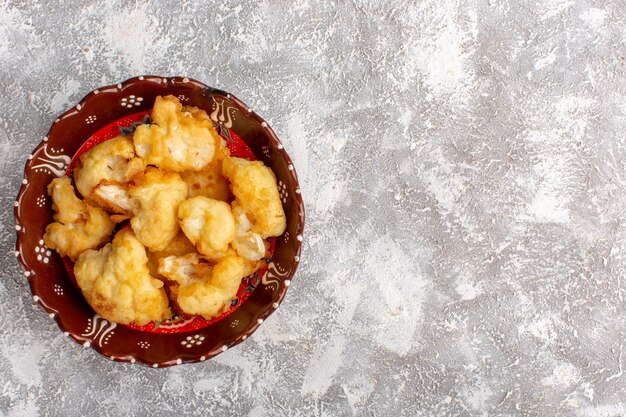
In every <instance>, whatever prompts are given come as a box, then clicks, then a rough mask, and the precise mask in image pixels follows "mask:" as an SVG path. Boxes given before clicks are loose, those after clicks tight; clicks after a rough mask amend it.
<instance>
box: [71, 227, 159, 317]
mask: <svg viewBox="0 0 626 417" xmlns="http://www.w3.org/2000/svg"><path fill="white" fill-rule="evenodd" d="M147 262H148V258H147V256H146V249H145V248H144V246H143V245H142V244H141V242H139V240H137V238H136V237H135V235H134V234H133V232H132V230H131V229H130V228H129V227H125V228H124V229H122V230H121V231H119V232H118V233H117V234H116V235H115V238H114V239H113V242H112V243H109V244H107V245H106V246H104V247H103V248H102V249H100V250H99V251H95V250H89V251H87V252H85V253H83V254H82V255H81V256H80V257H79V258H78V261H77V262H76V265H75V266H74V275H76V282H77V283H78V286H79V287H80V289H81V291H82V292H83V295H84V296H85V298H86V299H87V302H88V303H89V305H90V306H91V307H92V308H93V309H94V310H95V311H96V313H98V314H99V315H101V316H102V317H104V318H105V319H107V320H110V321H113V322H116V323H123V324H129V323H133V324H137V325H144V324H147V323H149V322H150V321H154V320H164V319H168V318H170V317H171V312H170V309H169V307H168V300H167V296H166V294H165V290H164V289H163V282H162V281H160V280H158V279H156V278H154V277H153V276H152V275H150V272H149V271H148V266H147V265H146V263H147Z"/></svg>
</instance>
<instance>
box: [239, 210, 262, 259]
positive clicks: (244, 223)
mask: <svg viewBox="0 0 626 417" xmlns="http://www.w3.org/2000/svg"><path fill="white" fill-rule="evenodd" d="M233 217H234V218H235V239H233V242H232V246H233V248H234V249H235V250H236V251H237V253H238V254H239V256H241V257H243V258H246V259H247V260H249V261H258V260H259V259H261V258H263V257H264V256H265V252H266V247H265V241H264V240H263V238H262V237H261V235H259V234H257V233H253V232H252V230H251V229H252V223H250V219H248V216H247V215H246V213H245V212H244V211H243V209H242V208H241V207H239V206H235V207H233Z"/></svg>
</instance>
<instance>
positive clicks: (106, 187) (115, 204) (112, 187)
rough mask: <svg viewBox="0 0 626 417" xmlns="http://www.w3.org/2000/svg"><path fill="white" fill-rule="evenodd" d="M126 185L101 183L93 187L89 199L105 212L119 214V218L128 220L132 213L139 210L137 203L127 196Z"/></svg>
mask: <svg viewBox="0 0 626 417" xmlns="http://www.w3.org/2000/svg"><path fill="white" fill-rule="evenodd" d="M128 189H129V187H128V185H127V184H116V183H108V182H105V181H103V182H102V183H101V184H99V185H97V186H96V187H94V189H93V190H92V192H91V199H92V200H94V201H95V202H96V203H98V205H99V206H100V207H102V208H104V209H105V210H108V211H109V212H113V213H119V215H120V216H116V218H117V217H120V218H124V219H126V218H130V217H132V213H133V212H134V211H135V210H136V209H138V208H139V206H138V201H137V200H135V199H133V198H131V197H130V195H129V194H128Z"/></svg>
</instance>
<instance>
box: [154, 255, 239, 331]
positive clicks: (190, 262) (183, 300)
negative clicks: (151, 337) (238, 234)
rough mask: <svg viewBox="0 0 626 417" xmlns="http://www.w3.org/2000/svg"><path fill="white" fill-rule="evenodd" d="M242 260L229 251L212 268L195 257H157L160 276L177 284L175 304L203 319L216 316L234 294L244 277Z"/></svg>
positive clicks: (227, 304)
mask: <svg viewBox="0 0 626 417" xmlns="http://www.w3.org/2000/svg"><path fill="white" fill-rule="evenodd" d="M246 268H247V263H246V260H245V259H243V258H241V257H239V256H237V255H235V254H233V253H232V252H229V253H228V254H227V255H226V256H224V257H223V258H222V259H220V260H219V261H218V262H217V263H216V264H215V265H214V266H211V265H210V264H208V263H206V262H204V261H202V259H201V258H200V256H199V255H198V254H189V255H186V256H183V257H176V256H170V257H167V258H161V260H160V261H159V272H160V273H161V275H163V276H165V277H167V278H168V279H171V280H172V281H175V282H176V283H178V285H179V287H178V289H177V291H176V301H177V304H178V306H179V307H180V309H181V310H182V311H183V312H185V313H187V314H198V315H201V316H203V317H204V318H206V319H211V318H213V317H216V316H218V315H220V314H221V313H222V312H224V311H225V310H226V309H227V308H228V307H229V306H230V302H231V300H232V299H233V298H235V296H236V295H237V290H238V289H239V285H240V284H241V279H242V278H243V277H244V276H245V272H246Z"/></svg>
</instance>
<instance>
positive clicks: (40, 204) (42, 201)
mask: <svg viewBox="0 0 626 417" xmlns="http://www.w3.org/2000/svg"><path fill="white" fill-rule="evenodd" d="M36 201H37V207H43V206H45V205H46V196H45V194H42V195H40V196H39V197H37V200H36Z"/></svg>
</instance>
